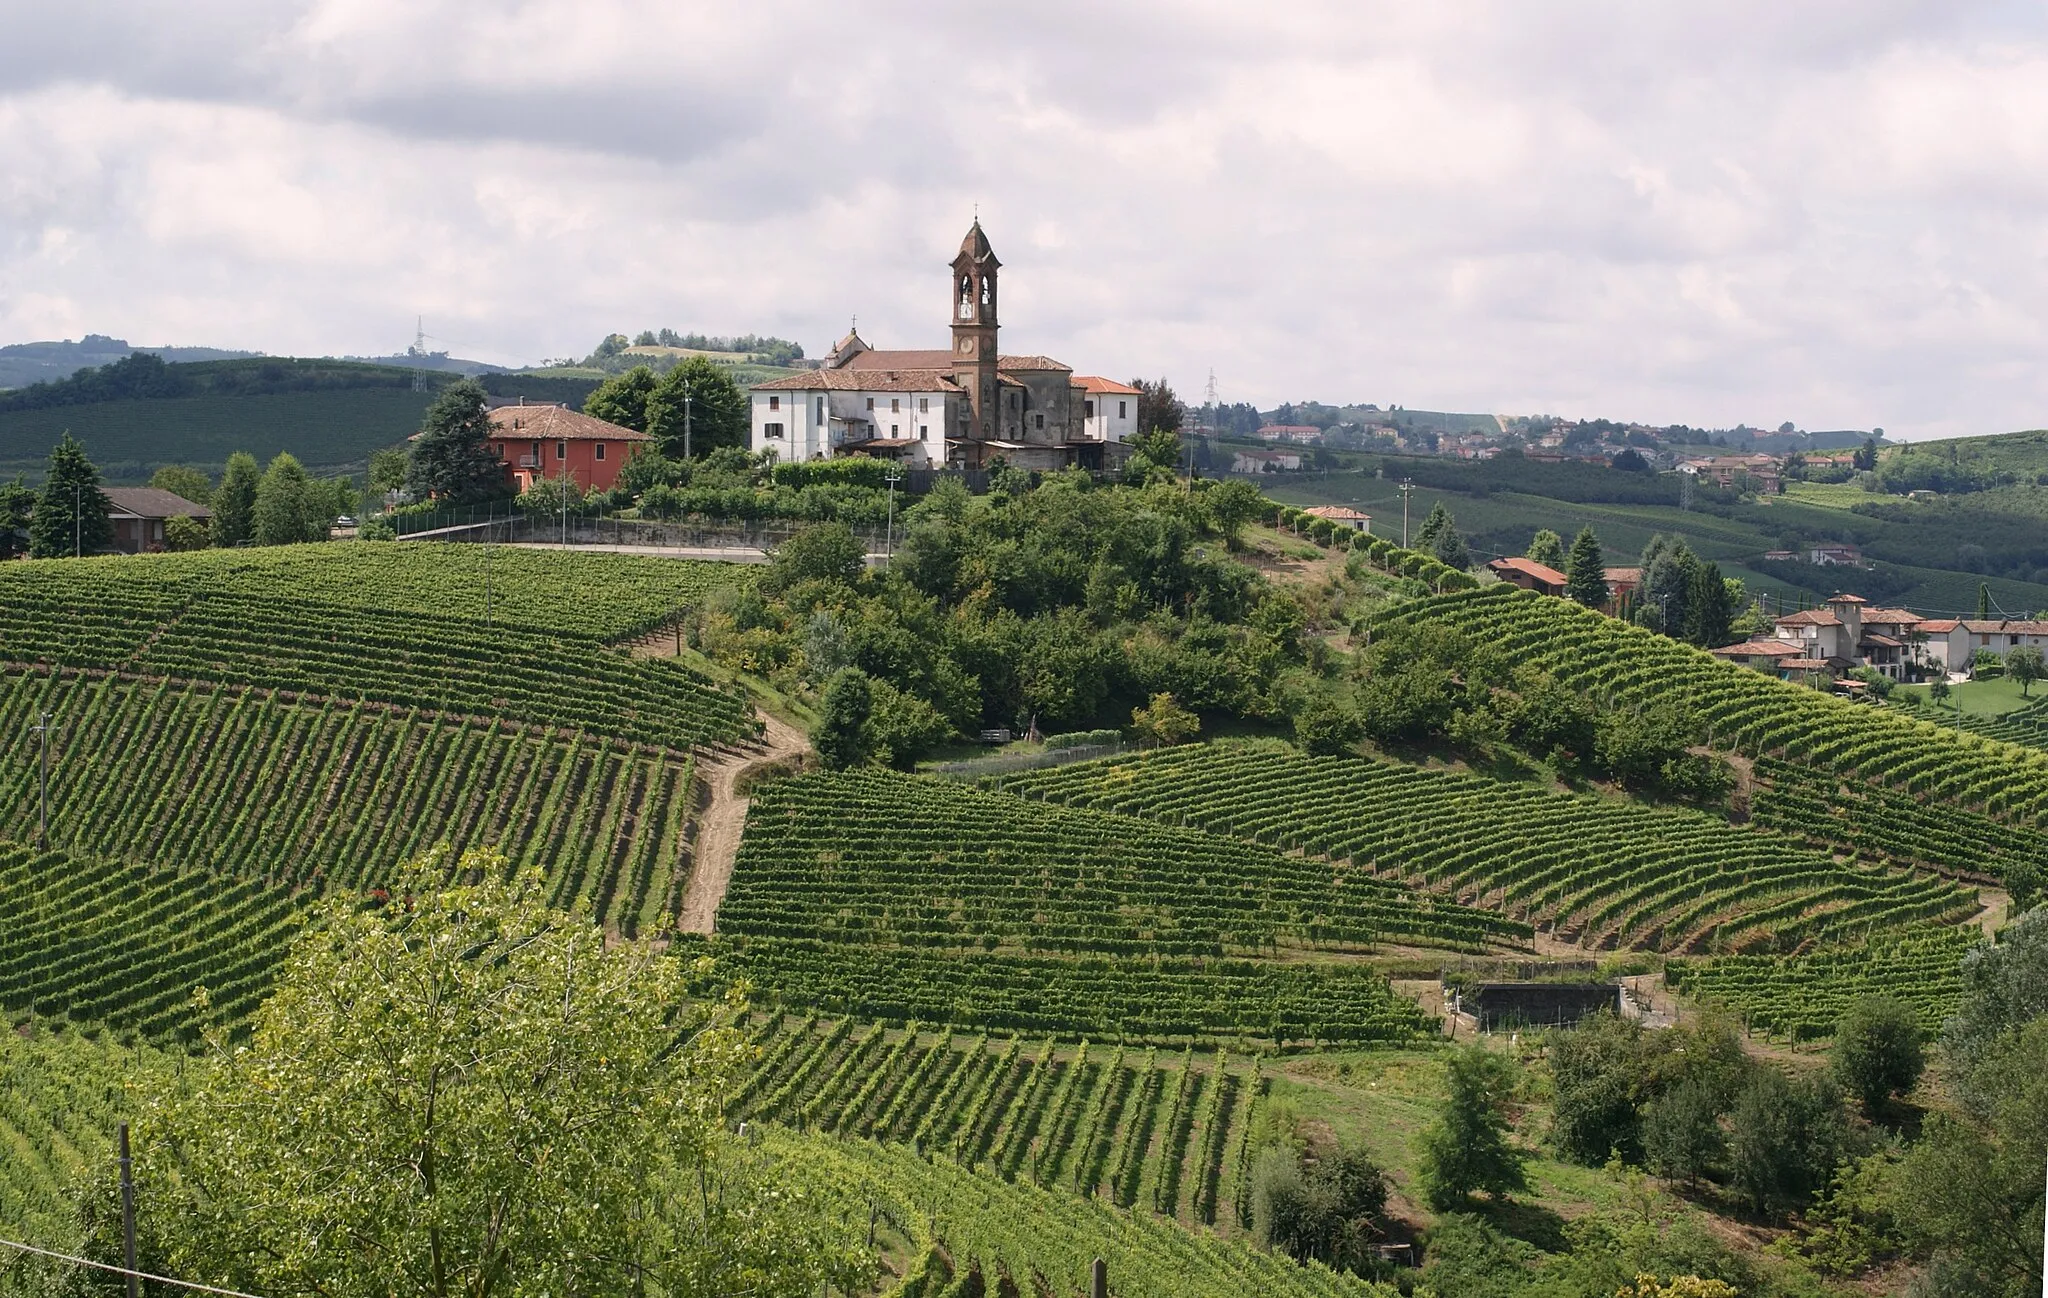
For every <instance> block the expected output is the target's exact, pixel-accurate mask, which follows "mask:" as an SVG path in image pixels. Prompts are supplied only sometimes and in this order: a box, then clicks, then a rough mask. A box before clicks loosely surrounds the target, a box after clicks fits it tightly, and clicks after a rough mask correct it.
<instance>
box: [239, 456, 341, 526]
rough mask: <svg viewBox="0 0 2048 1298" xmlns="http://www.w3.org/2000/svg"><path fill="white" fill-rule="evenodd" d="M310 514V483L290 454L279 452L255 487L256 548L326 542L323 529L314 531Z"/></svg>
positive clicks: (311, 503) (254, 524) (311, 508)
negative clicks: (306, 542)
mask: <svg viewBox="0 0 2048 1298" xmlns="http://www.w3.org/2000/svg"><path fill="white" fill-rule="evenodd" d="M313 512H314V502H313V483H312V480H311V479H309V478H308V477H307V476H306V470H305V468H304V466H302V465H301V464H300V463H299V462H298V460H297V459H296V458H294V457H293V456H292V455H291V453H290V452H288V451H279V452H278V453H277V458H276V459H274V460H272V461H271V462H270V467H269V468H266V469H265V470H263V479H262V481H260V482H258V483H257V484H256V509H255V513H254V517H253V527H254V531H255V537H254V539H255V541H256V544H258V545H297V544H298V543H299V542H301V541H319V540H324V539H326V529H325V528H324V527H321V528H319V529H317V531H316V528H315V525H314V519H313Z"/></svg>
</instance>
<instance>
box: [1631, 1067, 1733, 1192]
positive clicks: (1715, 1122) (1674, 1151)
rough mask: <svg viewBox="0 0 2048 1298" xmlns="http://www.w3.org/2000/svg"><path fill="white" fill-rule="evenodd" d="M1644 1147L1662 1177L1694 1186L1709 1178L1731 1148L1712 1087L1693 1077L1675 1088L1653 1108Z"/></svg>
mask: <svg viewBox="0 0 2048 1298" xmlns="http://www.w3.org/2000/svg"><path fill="white" fill-rule="evenodd" d="M1643 1145H1644V1148H1645V1149H1646V1150H1647V1152H1648V1154H1649V1157H1650V1166H1651V1167H1652V1168H1653V1169H1655V1170H1656V1173H1657V1175H1659V1176H1661V1177H1664V1178H1666V1179H1668V1180H1676V1181H1684V1182H1686V1183H1687V1184H1692V1183H1694V1182H1696V1181H1698V1180H1699V1179H1700V1177H1702V1176H1704V1175H1706V1174H1707V1172H1708V1171H1709V1170H1711V1169H1712V1168H1713V1166H1714V1164H1715V1163H1716V1162H1717V1161H1718V1160H1719V1159H1720V1158H1721V1155H1722V1154H1723V1153H1724V1152H1725V1151H1726V1149H1727V1145H1728V1142H1727V1138H1726V1137H1725V1136H1724V1135H1723V1134H1722V1132H1721V1108H1720V1104H1719V1101H1718V1098H1717V1097H1716V1096H1715V1094H1714V1091H1713V1088H1712V1087H1711V1086H1709V1085H1708V1084H1706V1083H1705V1082H1702V1081H1699V1080H1696V1079H1693V1078H1687V1079H1685V1080H1683V1081H1681V1082H1679V1083H1678V1085H1676V1086H1674V1087H1672V1088H1671V1089H1670V1090H1669V1091H1668V1092H1666V1093H1665V1094H1664V1095H1663V1096H1661V1097H1660V1098H1659V1099H1658V1100H1657V1102H1656V1103H1655V1104H1653V1105H1651V1106H1650V1111H1649V1114H1648V1115H1647V1117H1646V1118H1645V1119H1644V1121H1643Z"/></svg>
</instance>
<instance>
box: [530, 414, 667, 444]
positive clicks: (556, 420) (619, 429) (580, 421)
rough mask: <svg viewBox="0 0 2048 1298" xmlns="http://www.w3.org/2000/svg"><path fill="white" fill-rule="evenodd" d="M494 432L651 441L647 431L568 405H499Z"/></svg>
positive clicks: (552, 438) (565, 438) (557, 439)
mask: <svg viewBox="0 0 2048 1298" xmlns="http://www.w3.org/2000/svg"><path fill="white" fill-rule="evenodd" d="M491 435H492V436H493V437H504V438H508V439H510V438H522V437H523V438H530V439H537V440H540V441H544V442H651V441H653V440H654V439H653V438H652V437H649V436H648V435H647V434H645V433H640V432H635V431H634V430H632V429H630V428H626V427H623V426H621V425H619V424H613V423H607V422H605V421H604V420H602V419H599V418H597V417H596V416H595V415H586V414H584V413H583V412H582V411H580V410H571V409H569V408H568V407H566V406H499V407H498V408H497V409H495V410H493V411H491Z"/></svg>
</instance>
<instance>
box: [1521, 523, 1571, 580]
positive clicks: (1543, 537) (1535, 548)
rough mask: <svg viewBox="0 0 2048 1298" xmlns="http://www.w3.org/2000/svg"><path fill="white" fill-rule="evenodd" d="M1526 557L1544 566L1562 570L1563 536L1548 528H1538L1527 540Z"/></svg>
mask: <svg viewBox="0 0 2048 1298" xmlns="http://www.w3.org/2000/svg"><path fill="white" fill-rule="evenodd" d="M1528 557H1529V559H1530V560H1531V561H1532V562H1535V563H1540V564H1542V565H1543V566H1544V567H1546V568H1555V569H1556V570H1557V571H1559V572H1563V571H1564V538H1563V537H1561V536H1559V535H1558V534H1557V533H1555V532H1553V531H1551V530H1550V529H1549V528H1547V527H1546V528H1543V529H1541V530H1539V531H1538V532H1537V533H1536V535H1535V537H1534V538H1533V539H1531V540H1530V542H1529V551H1528Z"/></svg>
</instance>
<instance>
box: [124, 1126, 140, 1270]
mask: <svg viewBox="0 0 2048 1298" xmlns="http://www.w3.org/2000/svg"><path fill="white" fill-rule="evenodd" d="M121 1264H122V1265H123V1266H125V1267H126V1268H127V1269H128V1298H140V1295H141V1289H140V1282H139V1281H138V1280H137V1278H136V1274H135V1160H134V1159H132V1158H130V1157H129V1156H128V1124H127V1123H125V1122H124V1123H122V1124H121Z"/></svg>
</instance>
